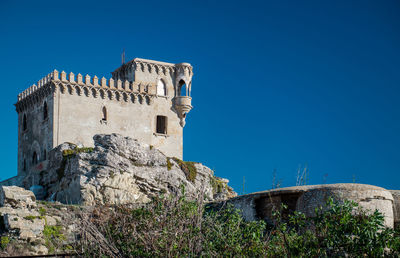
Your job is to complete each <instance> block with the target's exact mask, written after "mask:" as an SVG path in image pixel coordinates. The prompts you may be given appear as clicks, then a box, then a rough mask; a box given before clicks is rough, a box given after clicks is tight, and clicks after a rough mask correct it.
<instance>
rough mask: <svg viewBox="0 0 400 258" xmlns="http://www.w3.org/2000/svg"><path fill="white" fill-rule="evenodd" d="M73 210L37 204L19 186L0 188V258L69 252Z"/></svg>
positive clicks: (73, 234)
mask: <svg viewBox="0 0 400 258" xmlns="http://www.w3.org/2000/svg"><path fill="white" fill-rule="evenodd" d="M75 209H76V207H74V206H65V205H61V204H60V203H45V202H41V203H37V202H36V199H35V196H34V194H33V193H32V192H31V191H28V190H25V189H23V188H21V187H17V186H2V187H0V222H1V223H0V233H1V241H0V243H1V251H0V256H10V255H11V256H16V255H45V254H48V253H49V252H50V253H66V252H68V250H70V249H71V248H72V246H71V245H72V244H73V243H74V242H75V241H76V235H77V234H78V233H77V229H78V225H79V224H78V223H79V219H78V217H77V216H76V213H77V212H74V211H75ZM67 211H68V212H67Z"/></svg>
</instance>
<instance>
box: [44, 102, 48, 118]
mask: <svg viewBox="0 0 400 258" xmlns="http://www.w3.org/2000/svg"><path fill="white" fill-rule="evenodd" d="M47 117H48V110H47V102H44V104H43V120H46V119H47Z"/></svg>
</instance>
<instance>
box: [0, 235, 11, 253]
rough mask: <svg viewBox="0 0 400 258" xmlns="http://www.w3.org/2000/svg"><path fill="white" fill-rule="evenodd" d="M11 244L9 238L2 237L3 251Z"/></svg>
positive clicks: (0, 243) (0, 241) (0, 242)
mask: <svg viewBox="0 0 400 258" xmlns="http://www.w3.org/2000/svg"><path fill="white" fill-rule="evenodd" d="M9 243H10V239H9V238H8V237H7V236H2V237H1V239H0V246H1V249H2V250H4V249H6V247H7V245H8V244H9Z"/></svg>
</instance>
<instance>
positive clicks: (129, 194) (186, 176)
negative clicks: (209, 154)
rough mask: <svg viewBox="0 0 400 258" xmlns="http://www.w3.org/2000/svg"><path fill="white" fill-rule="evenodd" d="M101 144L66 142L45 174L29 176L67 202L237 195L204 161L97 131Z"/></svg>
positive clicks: (53, 198)
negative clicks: (185, 159)
mask: <svg viewBox="0 0 400 258" xmlns="http://www.w3.org/2000/svg"><path fill="white" fill-rule="evenodd" d="M93 139H94V142H95V148H94V149H91V148H78V147H77V146H75V145H73V144H70V143H64V144H61V145H59V146H58V147H57V148H55V149H53V150H52V151H51V152H50V153H49V166H48V168H47V170H46V171H42V172H41V173H40V174H39V175H37V174H36V175H33V174H32V175H28V176H26V177H25V179H24V180H23V183H22V184H23V186H24V187H25V188H29V187H31V186H32V183H31V182H35V184H38V185H40V186H43V188H44V190H45V192H46V194H45V199H46V200H49V201H59V202H62V203H66V204H83V205H95V204H122V203H145V202H148V201H150V199H151V198H152V197H154V196H156V195H159V194H180V193H181V191H182V187H184V188H185V194H186V195H187V196H188V197H191V198H196V197H197V196H198V194H200V193H202V194H203V195H204V196H205V197H206V200H208V201H216V200H225V199H227V198H230V197H234V196H236V193H235V192H233V190H232V188H230V187H229V186H228V185H227V183H228V180H226V179H221V178H218V177H215V176H214V175H213V171H212V170H211V169H209V168H208V167H206V166H203V165H202V164H200V163H194V162H183V161H181V160H179V159H176V158H169V157H166V156H165V155H164V154H163V153H162V152H160V151H159V150H157V149H155V148H153V147H152V146H149V145H144V144H140V143H139V142H138V141H137V140H135V139H132V138H129V137H123V136H121V135H117V134H111V135H100V134H99V135H95V136H94V137H93Z"/></svg>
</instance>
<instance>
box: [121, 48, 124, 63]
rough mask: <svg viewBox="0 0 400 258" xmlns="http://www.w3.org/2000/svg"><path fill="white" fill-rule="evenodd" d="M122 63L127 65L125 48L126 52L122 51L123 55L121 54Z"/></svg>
mask: <svg viewBox="0 0 400 258" xmlns="http://www.w3.org/2000/svg"><path fill="white" fill-rule="evenodd" d="M121 62H122V64H125V48H124V50H123V51H122V54H121Z"/></svg>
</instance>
